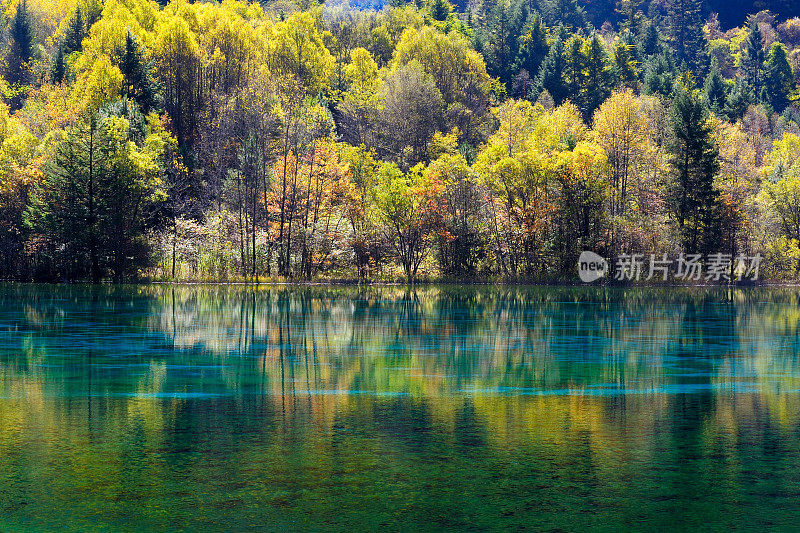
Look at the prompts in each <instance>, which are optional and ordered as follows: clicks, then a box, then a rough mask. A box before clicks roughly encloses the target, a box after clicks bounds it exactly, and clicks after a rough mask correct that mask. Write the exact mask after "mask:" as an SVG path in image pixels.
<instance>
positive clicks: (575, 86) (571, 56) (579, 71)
mask: <svg viewBox="0 0 800 533" xmlns="http://www.w3.org/2000/svg"><path fill="white" fill-rule="evenodd" d="M584 43H585V41H584V39H583V37H581V36H580V35H577V34H576V35H573V36H572V37H570V38H569V40H568V41H567V43H566V47H565V48H566V51H565V54H564V82H565V85H566V87H567V92H568V96H569V99H570V100H571V101H572V103H573V104H575V105H577V106H578V107H580V108H582V109H583V108H584V106H583V101H582V98H581V97H582V96H583V89H584V87H587V83H586V55H585V54H584V50H585V48H586V47H585V46H584ZM554 99H555V97H554Z"/></svg>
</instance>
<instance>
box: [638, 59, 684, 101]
mask: <svg viewBox="0 0 800 533" xmlns="http://www.w3.org/2000/svg"><path fill="white" fill-rule="evenodd" d="M676 76H677V70H676V69H675V63H674V62H673V61H672V54H670V53H669V52H668V51H666V50H665V51H664V52H663V53H661V54H658V55H655V56H652V57H651V58H650V59H649V60H648V61H647V63H646V64H645V74H644V92H645V93H646V94H661V95H663V96H667V97H668V96H670V95H671V94H672V87H673V85H674V83H675V78H676Z"/></svg>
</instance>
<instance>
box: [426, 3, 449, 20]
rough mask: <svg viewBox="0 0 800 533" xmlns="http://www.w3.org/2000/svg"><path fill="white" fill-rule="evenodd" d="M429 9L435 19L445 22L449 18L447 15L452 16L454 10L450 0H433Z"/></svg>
mask: <svg viewBox="0 0 800 533" xmlns="http://www.w3.org/2000/svg"><path fill="white" fill-rule="evenodd" d="M428 11H429V12H430V14H431V18H433V20H438V21H440V22H444V21H445V20H447V17H448V16H450V13H452V12H453V6H452V5H450V2H448V1H447V0H431V2H430V4H429V5H428Z"/></svg>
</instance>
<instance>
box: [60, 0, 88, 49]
mask: <svg viewBox="0 0 800 533" xmlns="http://www.w3.org/2000/svg"><path fill="white" fill-rule="evenodd" d="M84 37H86V30H85V27H84V24H83V13H82V12H81V6H80V4H78V5H76V6H75V11H74V12H73V14H72V17H71V18H70V20H69V25H68V26H67V29H66V31H65V32H64V39H63V40H62V46H63V48H64V53H65V54H67V55H69V54H70V53H71V52H80V50H81V45H82V43H83V38H84Z"/></svg>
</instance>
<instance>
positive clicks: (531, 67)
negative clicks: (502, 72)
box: [515, 13, 549, 74]
mask: <svg viewBox="0 0 800 533" xmlns="http://www.w3.org/2000/svg"><path fill="white" fill-rule="evenodd" d="M548 51H549V46H548V45H547V27H546V26H545V25H544V21H543V20H542V16H541V15H540V14H539V13H534V14H533V17H531V20H530V22H528V24H527V25H526V27H525V32H524V33H523V35H522V38H521V43H520V47H519V54H518V56H517V63H516V68H515V70H517V71H521V70H523V69H524V70H527V71H528V72H529V73H533V74H535V73H537V72H539V67H541V65H542V61H544V58H545V56H546V55H547V53H548Z"/></svg>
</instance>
